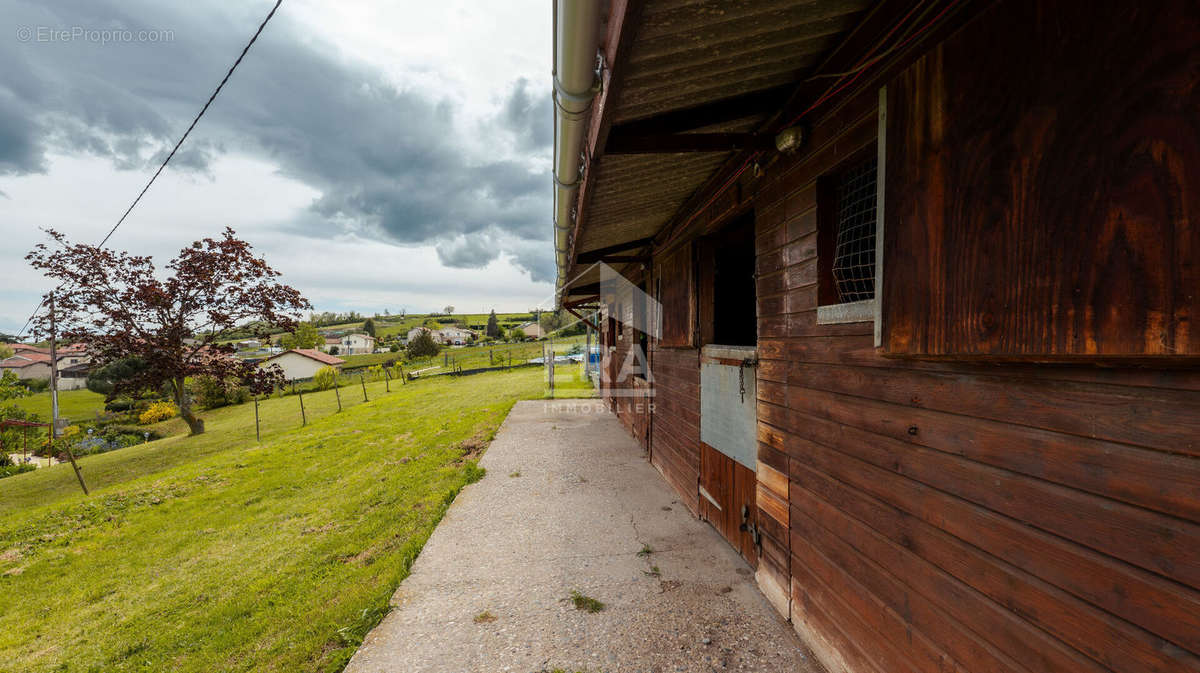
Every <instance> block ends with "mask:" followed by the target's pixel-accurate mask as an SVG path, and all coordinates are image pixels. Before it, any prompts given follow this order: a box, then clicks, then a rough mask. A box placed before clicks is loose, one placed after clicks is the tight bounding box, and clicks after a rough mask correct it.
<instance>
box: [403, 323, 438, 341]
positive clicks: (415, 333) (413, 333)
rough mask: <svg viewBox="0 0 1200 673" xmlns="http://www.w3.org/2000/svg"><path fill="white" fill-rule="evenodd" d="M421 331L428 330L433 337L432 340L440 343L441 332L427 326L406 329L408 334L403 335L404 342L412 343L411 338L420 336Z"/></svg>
mask: <svg viewBox="0 0 1200 673" xmlns="http://www.w3.org/2000/svg"><path fill="white" fill-rule="evenodd" d="M422 332H429V334H430V336H432V337H433V340H434V341H435V342H437V343H442V334H441V332H435V331H433V330H431V329H429V328H428V327H414V328H412V329H410V330H408V334H407V335H405V337H404V341H405V343H412V340H413V339H416V338H417V337H418V336H420V335H421V333H422Z"/></svg>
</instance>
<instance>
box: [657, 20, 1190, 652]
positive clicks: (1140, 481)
mask: <svg viewBox="0 0 1200 673" xmlns="http://www.w3.org/2000/svg"><path fill="white" fill-rule="evenodd" d="M1007 4H1010V3H1006V2H1000V3H997V5H996V6H995V7H994V8H993V9H992V10H990V11H1001V10H1003V8H1004V7H1005V6H1006V5H1007ZM1171 4H1172V7H1175V8H1176V9H1178V8H1179V7H1182V3H1171ZM997 8H998V9H997ZM981 16H982V17H984V18H985V17H986V16H987V13H984V14H982V15H981ZM976 20H978V19H976ZM900 65H904V64H900ZM898 67H899V66H897V68H893V69H892V70H891V72H892V73H895V72H897V71H898ZM1066 79H1067V78H1064V82H1065V81H1066ZM884 82H885V80H882V79H879V78H877V79H875V80H874V81H872V82H867V83H864V85H863V86H862V87H861V88H859V89H858V90H857V91H852V92H849V93H848V96H847V97H846V98H844V99H842V100H841V101H840V102H837V103H836V104H835V106H834V107H832V108H831V109H829V110H828V111H827V112H824V113H822V115H821V116H820V117H819V118H816V119H813V120H811V123H812V127H811V134H810V137H809V139H808V141H807V142H808V144H807V145H806V147H805V149H804V150H803V151H802V152H801V153H800V154H799V155H798V156H796V157H793V158H788V159H784V160H781V161H779V162H778V163H776V164H773V165H771V166H770V167H769V168H768V169H767V172H766V175H764V176H763V177H760V178H752V177H750V176H744V178H743V180H742V182H741V184H740V185H739V187H740V189H739V190H738V194H740V198H741V199H742V200H743V203H742V205H743V206H746V205H748V206H749V207H752V208H753V210H754V213H755V216H756V226H757V237H756V244H757V246H756V247H757V257H758V274H759V277H758V330H759V344H758V346H759V358H760V365H759V372H758V391H759V406H758V415H759V427H758V439H759V462H760V467H759V484H758V487H759V489H758V502H759V526H760V530H761V531H762V533H763V535H762V541H763V542H762V549H761V553H760V558H759V569H758V575H757V576H758V578H759V583H760V586H762V587H763V590H764V593H765V594H766V595H767V596H768V598H771V600H772V602H773V603H774V604H775V605H776V607H777V608H779V609H780V611H781V612H782V613H783V614H785V615H788V616H790V618H791V620H792V623H793V625H794V627H795V628H796V630H797V631H798V632H799V633H800V634H801V635H802V636H804V638H805V639H806V640H807V642H808V643H809V644H810V645H811V646H812V647H813V649H814V650H815V651H816V652H817V654H818V656H819V657H820V658H821V659H822V661H823V662H824V663H825V664H826V665H827V666H828V667H829V669H830V670H831V671H832V672H833V673H838V672H840V671H852V672H854V673H897V672H907V671H912V672H917V671H920V672H924V671H931V672H932V671H939V672H943V671H969V672H971V673H978V672H985V671H1017V672H1026V673H1043V672H1056V671H1062V672H1066V671H1071V672H1076V671H1083V672H1095V673H1100V672H1105V671H1109V672H1111V671H1119V672H1130V673H1135V672H1146V673H1149V672H1151V671H1154V672H1160V671H1166V672H1173V671H1196V670H1200V370H1197V369H1194V368H1193V369H1189V368H1185V367H1176V368H1172V367H1171V366H1170V365H1169V364H1168V365H1162V366H1159V367H1157V368H1139V367H1134V366H1109V367H1096V366H1091V365H1070V364H985V363H956V362H942V361H936V362H935V361H927V360H915V359H903V358H894V357H884V356H883V355H881V354H880V353H879V352H877V351H876V349H875V348H874V341H873V325H872V324H871V323H851V324H840V325H821V324H818V322H817V310H816V308H817V302H818V299H817V282H818V273H817V251H818V245H817V216H816V210H815V209H816V179H817V178H818V177H819V176H820V175H822V174H823V173H825V172H828V171H830V170H832V169H834V168H835V167H837V166H838V164H839V162H841V161H842V160H844V159H845V158H847V157H849V156H851V155H853V154H854V153H855V152H856V151H859V150H861V149H862V148H863V147H866V146H867V145H869V144H871V143H873V142H875V140H876V133H877V116H876V115H877V113H876V110H877V102H878V94H877V88H878V86H879V85H881V84H883V83H884ZM1102 140H1103V139H1100V138H1097V139H1096V141H1097V142H1101V141H1102ZM727 206H728V204H724V203H723V205H722V207H723V208H726V209H727V210H728V207H727ZM714 207H715V206H714ZM706 219H707V220H708V221H712V220H714V219H718V216H715V215H713V216H710V217H708V218H703V217H702V218H698V220H706ZM914 252H915V254H917V255H920V254H922V253H925V254H932V251H920V250H918V251H914ZM886 254H887V253H886V252H885V255H886ZM943 254H950V255H952V254H953V251H943ZM657 260H658V258H657V257H656V263H657ZM989 263H1000V264H1002V263H1004V260H1000V259H997V260H991V261H990V262H989ZM1188 263H1194V260H1189V262H1188ZM656 267H657V264H656ZM1120 282H1136V280H1134V281H1130V280H1129V279H1121V280H1120ZM652 351H653V355H652V360H651V364H652V367H653V372H654V376H655V405H656V411H655V415H654V418H653V420H652V431H651V452H652V460H653V461H654V463H655V465H656V466H657V467H658V468H659V469H660V471H662V473H663V475H664V477H665V478H666V480H667V481H668V482H669V483H670V484H671V485H672V487H673V488H674V489H675V490H676V491H677V492H678V493H679V494H680V496H681V498H683V499H684V501H685V502H687V503H688V506H689V508H691V509H692V511H693V513H695V512H696V511H697V496H696V488H695V485H696V479H697V466H698V453H697V452H698V447H699V418H698V413H699V354H698V352H697V351H696V350H695V349H694V348H666V347H662V346H660V345H654V346H653V347H652Z"/></svg>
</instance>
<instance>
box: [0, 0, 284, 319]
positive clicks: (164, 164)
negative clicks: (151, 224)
mask: <svg viewBox="0 0 1200 673" xmlns="http://www.w3.org/2000/svg"><path fill="white" fill-rule="evenodd" d="M281 4H283V0H275V6H274V7H272V8H271V11H270V12H268V13H267V16H266V18H265V19H263V20H262V23H260V24H258V30H256V31H254V35H253V36H251V37H250V41H249V42H247V43H246V46H245V47H243V48H242V53H240V54H238V57H237V60H235V61H234V62H233V65H231V66H229V70H228V71H227V72H226V73H225V76H224V77H223V78H221V83H220V84H218V85H217V88H216V89H214V90H213V92H212V95H211V96H209V97H208V100H207V101H205V103H204V107H202V108H200V112H198V113H197V114H196V116H195V118H194V119H192V123H191V124H189V125H188V127H187V130H186V131H184V132H183V135H182V136H180V138H179V142H177V143H175V147H173V148H171V152H170V153H169V154H167V156H166V158H165V159H163V161H162V163H161V164H159V166H158V170H156V171H154V175H152V176H150V180H149V181H148V182H147V183H146V186H145V187H142V191H140V192H138V195H137V197H136V198H134V200H133V203H131V204H129V207H128V208H126V209H125V212H124V214H122V215H121V219H119V220H117V223H116V224H114V225H113V227H112V229H109V230H108V233H107V234H105V235H104V238H103V239H101V241H100V243H99V244H98V245H97V246H96V247H97V248H102V247H104V244H105V243H107V242H108V239H109V238H112V235H113V234H115V233H116V231H117V229H118V228H119V227H120V226H121V225H122V224H123V223H124V222H125V218H127V217H129V213H132V212H133V209H134V208H135V207H136V206H137V204H138V202H139V201H141V200H142V197H143V196H145V195H146V192H147V191H149V190H150V185H153V184H154V181H155V180H157V179H158V176H159V174H161V173H162V172H163V169H164V168H166V167H167V164H168V163H170V162H171V158H172V157H174V156H175V153H176V152H178V151H179V148H180V146H182V145H183V141H185V140H187V137H188V136H189V135H191V133H192V129H194V128H196V123H197V122H199V121H200V118H201V117H203V116H204V113H205V112H208V106H210V105H212V102H213V101H214V100H215V99H216V98H217V94H219V93H221V89H223V88H224V87H225V83H226V82H228V81H229V78H230V77H231V76H232V75H233V71H234V70H237V67H238V66H239V65H241V63H242V59H243V58H245V57H246V52H248V51H250V47H252V46H254V43H255V41H257V40H258V36H259V35H261V34H262V32H263V29H264V28H266V27H267V22H269V21H270V20H271V17H273V16H275V12H276V10H278V9H279V6H280V5H281ZM59 287H62V285H59ZM45 303H46V300H45V298H43V299H42V300H41V301H40V302H38V305H37V308H35V309H33V313H32V314H31V315H30V316H29V319H28V320H26V321H25V326H24V327H22V328H21V331H20V332H18V333H17V340H18V341H20V340H21V337H22V336H24V334H25V330H26V329H27V328H28V327H29V324H30V323H31V322H33V319H34V318H35V317H37V313H38V311H40V310H41V308H42V305H43V304H45Z"/></svg>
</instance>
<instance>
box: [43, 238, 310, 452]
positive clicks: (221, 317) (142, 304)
mask: <svg viewBox="0 0 1200 673" xmlns="http://www.w3.org/2000/svg"><path fill="white" fill-rule="evenodd" d="M47 233H48V234H49V235H50V237H51V238H52V239H54V244H53V245H52V246H47V245H46V244H39V245H37V246H36V247H35V248H34V250H33V251H32V252H30V253H29V254H28V255H27V256H26V257H25V258H26V259H27V260H29V262H30V264H32V265H33V267H34V268H36V269H38V270H40V271H42V272H43V273H45V274H46V275H47V276H48V277H50V278H53V279H56V280H58V281H61V286H60V287H59V289H57V290H55V291H54V304H55V306H54V308H55V316H56V319H57V323H58V331H59V334H60V335H61V339H63V340H70V341H79V342H82V343H84V344H86V345H87V350H88V354H89V355H90V356H91V357H92V359H93V361H94V362H95V363H96V364H108V363H113V362H117V361H120V360H129V361H135V362H137V363H138V366H137V367H130V368H127V371H129V372H130V374H129V376H127V377H125V378H122V379H120V380H118V381H116V382H115V385H114V389H113V392H112V393H111V394H110V397H112V396H115V395H119V394H122V393H128V392H140V391H143V390H148V389H163V388H164V387H166V386H167V385H168V384H169V385H170V387H171V390H172V391H173V394H174V397H175V402H176V404H178V405H179V415H180V416H181V417H182V418H183V420H184V421H186V422H187V424H188V428H189V429H190V430H191V433H192V434H193V435H196V434H200V433H202V432H204V421H203V420H202V419H200V418H198V417H197V416H196V414H195V412H194V411H193V408H192V400H191V398H190V396H189V395H188V391H187V388H186V386H185V383H186V380H187V379H188V378H189V377H194V376H203V375H207V376H213V377H216V378H217V379H219V380H223V381H227V380H230V379H236V380H237V381H240V382H241V383H242V384H244V385H247V386H250V388H251V390H253V391H254V392H255V393H263V392H268V391H270V390H272V389H274V388H275V387H276V386H278V385H281V384H282V383H283V382H284V378H283V372H282V371H281V370H280V369H279V368H278V367H271V368H267V369H260V368H258V367H256V366H255V365H254V364H251V363H248V362H245V361H243V360H239V359H238V358H236V357H234V352H235V348H234V347H233V346H232V345H230V344H220V343H217V341H218V339H220V338H221V336H222V334H223V333H225V332H227V331H229V330H232V329H234V328H235V327H243V326H245V325H247V324H250V325H253V328H252V329H253V330H254V331H256V332H257V335H258V336H260V337H265V336H266V334H267V332H268V330H269V328H271V327H276V328H280V327H282V328H283V329H284V330H288V331H290V330H293V329H295V327H296V320H295V318H294V317H293V316H294V315H296V314H298V313H299V312H300V311H302V310H306V309H310V308H311V306H310V305H309V303H308V301H307V300H306V299H304V297H302V296H301V295H300V293H299V292H298V291H297V290H295V289H294V288H291V287H289V286H287V285H284V284H283V283H280V282H279V281H278V280H277V279H278V278H279V276H280V273H279V272H278V271H276V270H274V269H272V268H271V267H270V266H269V265H268V264H267V262H266V261H265V260H264V259H263V258H261V257H256V256H255V255H254V253H253V250H252V248H251V247H250V244H249V243H247V242H245V241H243V240H240V239H238V238H237V237H236V236H235V235H234V231H233V230H232V229H229V228H226V229H225V232H224V235H223V236H222V237H221V238H218V239H212V238H206V239H204V240H202V241H196V242H195V243H192V245H191V246H190V247H187V248H184V249H183V250H181V251H180V252H179V255H178V256H176V257H175V259H173V260H171V262H170V263H168V264H167V266H166V273H165V274H159V273H158V272H157V271H156V269H155V266H154V262H153V260H152V259H151V258H149V257H143V256H138V255H130V254H128V253H125V252H118V251H114V250H109V249H106V248H98V247H95V246H91V245H85V244H81V243H70V242H69V241H68V240H67V238H66V236H64V235H63V234H61V233H59V232H57V231H53V230H51V231H49V232H47ZM160 276H165V278H163V277H160ZM49 320H50V316H49V314H48V312H45V311H43V312H42V313H41V314H40V315H39V318H38V328H39V331H41V332H42V333H46V332H48V329H49Z"/></svg>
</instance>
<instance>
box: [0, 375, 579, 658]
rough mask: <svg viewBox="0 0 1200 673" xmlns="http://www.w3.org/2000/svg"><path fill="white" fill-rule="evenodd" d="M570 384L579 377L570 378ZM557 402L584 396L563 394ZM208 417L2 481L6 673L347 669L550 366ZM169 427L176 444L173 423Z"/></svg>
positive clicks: (0, 645)
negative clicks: (200, 423)
mask: <svg viewBox="0 0 1200 673" xmlns="http://www.w3.org/2000/svg"><path fill="white" fill-rule="evenodd" d="M568 378H569V377H568ZM558 388H559V391H560V395H564V396H566V395H572V394H584V395H586V394H589V393H590V389H589V388H586V387H584V386H582V384H578V383H570V382H567V381H563V382H561V383H560V384H559V386H558ZM354 390H355V389H353V388H343V389H341V390H340V391H339V393H340V395H341V399H342V403H343V405H344V406H345V411H343V412H341V413H338V412H337V398H336V396H335V393H334V391H326V392H323V393H316V394H306V395H304V404H305V410H306V412H307V414H308V420H309V422H308V425H307V427H303V428H302V427H299V425H300V409H299V398H298V397H295V396H289V397H281V398H273V399H269V400H266V401H264V402H262V403H261V404H260V408H259V412H260V415H261V417H262V419H263V441H262V442H261V443H258V442H255V440H254V407H253V405H252V404H247V405H241V406H237V407H226V408H223V409H217V410H213V411H208V412H204V414H203V416H204V418H205V419H206V421H207V424H208V432H206V433H205V434H204V435H201V436H198V437H185V436H181V435H176V436H172V437H170V438H168V439H163V440H159V441H156V442H151V443H149V444H146V445H143V446H137V447H132V448H129V449H121V450H117V451H112V452H109V453H105V454H100V455H97V456H89V457H87V458H84V459H82V460H81V461H80V462H81V465H82V468H83V472H84V475H85V477H86V478H87V480H88V482H89V485H90V486H91V487H92V495H91V496H90V497H85V496H83V495H82V494H81V493H80V492H79V490H78V486H77V484H76V483H75V481H74V476H73V474H72V472H71V470H70V468H69V467H68V466H65V465H60V466H55V467H51V468H44V469H39V470H37V471H35V472H31V473H28V474H22V475H17V476H14V477H10V478H8V479H4V480H0V671H13V672H16V671H21V672H22V673H24V672H31V673H32V672H39V671H164V670H171V671H338V670H341V668H342V666H343V665H344V663H345V661H346V660H347V659H348V658H349V656H350V655H351V654H352V653H353V652H354V650H355V648H356V647H357V645H358V643H359V642H360V641H361V639H362V637H363V636H364V635H365V633H366V632H367V630H369V629H370V627H371V626H372V625H373V624H375V623H376V622H377V621H378V620H379V619H380V618H381V617H382V615H383V614H384V613H385V612H386V610H387V604H388V599H389V598H390V596H391V594H392V593H393V591H394V590H395V587H396V586H397V584H398V583H399V581H400V580H401V579H402V578H403V577H404V576H405V575H406V574H407V572H408V568H409V565H410V564H411V562H412V560H413V558H414V557H415V556H416V554H417V553H418V552H419V550H420V548H421V546H422V545H423V544H424V541H425V540H426V538H427V537H428V535H429V533H430V532H431V531H432V529H433V526H434V525H435V524H436V523H437V521H438V520H439V519H440V517H441V516H442V514H443V513H444V511H445V508H446V506H447V505H448V503H449V502H450V500H451V499H452V498H453V497H454V495H455V494H456V493H457V492H458V490H459V489H460V488H462V486H463V485H465V484H467V483H469V482H470V481H471V480H472V479H473V478H474V477H475V476H476V475H477V470H476V468H474V463H473V458H475V457H476V456H477V453H478V451H479V450H480V449H481V448H482V447H483V446H485V445H486V443H487V441H488V440H489V439H490V438H491V436H492V434H493V433H494V432H495V430H496V428H497V427H498V425H499V423H500V422H501V421H502V420H503V418H504V416H505V415H506V413H507V411H508V409H509V408H510V407H511V405H512V404H513V403H514V402H515V401H516V400H518V399H522V398H536V397H540V396H542V395H543V392H544V382H543V373H542V370H540V369H524V370H514V371H512V372H495V373H488V374H481V375H477V376H468V377H461V378H458V377H439V378H437V379H431V380H426V381H419V382H413V383H410V384H408V385H395V384H393V385H392V392H391V393H390V394H389V393H385V392H384V384H383V383H368V384H367V394H368V396H369V397H370V398H371V401H370V402H369V403H364V402H363V401H362V391H361V388H359V389H358V395H357V397H355V396H354V395H353V392H354ZM157 429H159V430H160V431H164V432H180V431H182V424H181V423H180V422H179V421H178V420H173V421H169V422H167V423H165V424H162V425H161V426H158V427H157Z"/></svg>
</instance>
